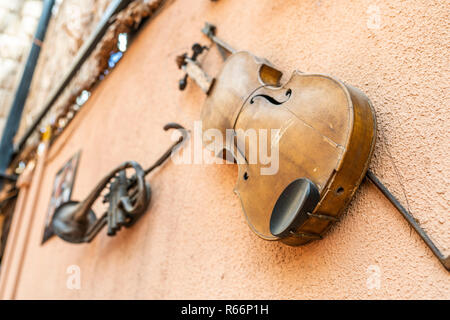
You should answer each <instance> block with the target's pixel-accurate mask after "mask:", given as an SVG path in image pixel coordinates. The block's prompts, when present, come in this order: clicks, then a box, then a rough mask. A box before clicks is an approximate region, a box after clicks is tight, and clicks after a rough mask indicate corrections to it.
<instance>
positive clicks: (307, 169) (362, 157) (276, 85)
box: [185, 23, 450, 270]
mask: <svg viewBox="0 0 450 320" xmlns="http://www.w3.org/2000/svg"><path fill="white" fill-rule="evenodd" d="M202 32H203V33H204V34H205V35H206V36H207V37H208V38H209V39H211V40H212V42H214V43H215V44H216V45H217V48H218V49H219V51H220V53H221V55H222V57H223V58H224V60H225V63H224V65H223V67H222V70H221V71H220V73H219V74H218V76H217V78H216V79H214V80H213V81H212V87H211V88H209V89H208V90H203V91H205V93H207V95H208V96H207V98H206V101H205V105H204V107H203V109H202V114H201V118H202V120H203V128H204V130H208V129H219V130H220V131H221V132H222V134H223V135H224V136H227V135H226V130H227V129H232V130H233V131H234V132H235V134H234V136H233V137H232V138H233V139H235V140H237V141H238V146H239V141H240V142H241V144H240V145H244V146H245V147H244V148H243V149H239V148H237V150H224V151H226V152H228V154H231V155H232V156H233V157H234V158H235V159H237V161H236V162H237V163H238V167H239V176H238V181H237V184H236V187H235V192H236V193H237V194H238V195H239V197H240V199H241V202H242V207H243V210H244V213H245V216H246V218H247V222H248V224H249V226H250V228H251V229H252V230H253V231H254V232H255V233H256V234H257V235H258V236H260V237H261V238H263V239H266V240H280V241H282V242H283V243H285V244H288V245H293V246H296V245H303V244H307V243H309V242H311V241H313V240H318V239H322V237H323V235H324V233H325V232H326V231H327V230H328V229H329V228H330V226H331V225H332V223H333V222H336V221H338V220H339V218H340V216H341V215H342V213H343V211H344V209H345V207H346V205H347V204H348V203H349V202H350V200H351V198H352V196H353V195H354V193H355V191H356V189H357V188H358V186H359V185H360V183H361V181H362V179H363V177H364V176H367V177H368V179H369V180H371V181H372V182H373V183H374V184H375V185H376V186H377V188H378V189H379V190H380V191H381V192H382V193H383V195H385V196H386V197H387V198H388V199H389V201H390V202H391V203H392V204H393V205H394V206H395V208H396V209H397V210H398V211H399V212H400V213H401V214H402V215H403V217H404V218H405V219H406V220H407V221H408V223H409V224H410V225H411V226H412V227H413V228H414V230H415V231H416V232H417V233H418V234H419V236H420V237H421V238H422V239H423V241H424V242H425V243H426V244H427V245H428V247H429V248H430V249H431V250H432V251H433V253H434V254H435V256H436V257H437V258H438V259H439V261H440V262H441V263H442V265H443V266H444V267H445V268H446V269H447V270H450V262H449V261H450V260H449V259H450V258H449V256H446V255H444V254H443V253H442V252H441V251H440V250H439V249H438V247H437V246H436V245H435V244H434V242H433V241H432V240H431V238H430V237H429V236H428V235H427V233H426V232H425V231H424V230H423V229H422V228H421V227H420V225H419V224H418V223H417V221H416V220H415V219H414V217H413V215H412V214H411V213H410V212H409V211H407V210H406V209H405V208H404V207H403V206H402V205H401V204H400V202H399V201H398V200H397V199H396V198H395V197H394V196H393V195H392V193H391V192H390V191H389V190H388V189H387V188H386V187H385V186H384V185H383V184H382V183H381V181H379V180H378V178H376V176H375V175H374V174H373V173H372V172H371V171H369V170H368V164H369V161H370V158H371V156H372V153H373V149H374V145H375V137H376V118H375V112H374V109H373V107H372V105H371V103H370V101H369V99H368V98H367V96H366V95H365V94H364V93H362V92H361V91H360V90H358V89H356V88H354V87H352V86H351V85H348V84H344V83H343V82H341V81H339V80H337V79H336V78H334V77H331V76H328V75H321V74H307V73H302V72H299V71H294V73H293V74H292V75H291V78H290V79H289V80H288V81H286V82H285V83H284V84H281V83H280V79H281V76H282V72H281V71H279V70H278V69H277V68H275V67H274V66H273V65H271V64H270V63H269V62H268V61H267V60H265V59H261V58H258V57H256V56H254V55H253V54H251V53H249V52H246V51H236V50H235V49H233V48H232V47H231V46H230V45H228V44H227V43H225V42H224V41H222V40H221V39H219V38H218V37H216V34H215V33H216V27H215V26H214V25H212V24H209V23H206V24H205V27H204V28H203V29H202ZM185 63H186V64H190V63H192V62H191V61H189V59H185ZM195 68H200V69H201V67H200V65H199V64H198V63H195ZM185 70H190V69H188V68H185ZM202 72H203V70H202V71H198V70H196V71H195V72H189V71H187V74H188V75H189V76H190V77H192V78H194V80H195V82H197V83H198V82H199V81H198V79H201V78H204V76H201V77H200V76H199V74H201V73H202ZM246 129H280V132H281V133H282V134H280V135H279V136H278V137H277V139H276V140H277V145H278V147H279V150H280V153H279V158H280V164H279V167H280V169H279V171H278V172H277V173H276V174H274V175H261V174H260V172H261V171H260V169H261V165H260V164H250V163H247V161H246V157H245V156H246V155H247V154H248V148H249V146H248V145H246V144H245V143H242V142H245V140H244V139H245V138H246V137H245V134H242V132H245V130H246ZM208 143H209V141H204V144H205V146H208ZM226 145H227V146H228V145H233V144H230V143H229V141H227V144H226ZM258 147H259V146H258ZM216 155H217V156H221V157H222V156H223V155H224V153H223V151H221V152H219V153H217V154H216Z"/></svg>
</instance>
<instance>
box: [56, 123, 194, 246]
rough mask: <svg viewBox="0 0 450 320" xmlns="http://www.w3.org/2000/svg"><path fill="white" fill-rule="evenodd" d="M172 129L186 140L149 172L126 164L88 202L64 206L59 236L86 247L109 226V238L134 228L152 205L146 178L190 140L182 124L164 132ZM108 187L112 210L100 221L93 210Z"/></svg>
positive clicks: (58, 222)
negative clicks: (121, 230)
mask: <svg viewBox="0 0 450 320" xmlns="http://www.w3.org/2000/svg"><path fill="white" fill-rule="evenodd" d="M169 129H178V130H180V131H181V133H182V136H181V137H180V138H179V140H178V141H177V142H175V143H174V144H173V145H172V147H171V148H170V149H169V150H167V151H166V153H164V155H163V156H162V157H161V158H159V160H158V161H156V163H155V164H153V165H152V166H151V167H149V168H148V169H147V170H144V169H142V167H141V166H140V165H139V164H138V163H137V162H135V161H127V162H124V163H122V164H121V165H120V166H118V167H117V168H115V169H114V170H112V171H111V172H110V173H109V174H107V175H106V176H105V177H104V178H103V179H102V180H101V181H100V182H99V183H98V184H97V186H96V187H95V188H94V190H93V191H92V192H91V193H90V194H89V195H88V196H87V198H86V199H85V200H83V201H82V202H77V201H69V202H66V203H63V204H62V205H60V206H59V207H58V208H57V209H56V211H55V214H54V216H53V219H52V227H53V230H54V232H55V234H56V235H57V236H59V237H60V238H61V239H63V240H65V241H68V242H72V243H83V242H90V241H91V240H92V239H94V238H95V236H96V235H97V234H98V233H99V232H100V230H102V229H103V227H105V226H106V225H107V226H108V232H107V234H108V235H109V236H114V235H115V234H116V232H117V231H119V230H120V229H121V228H122V227H127V228H128V227H130V226H132V225H133V224H134V223H135V222H136V221H137V220H138V219H139V218H140V217H141V216H142V215H143V214H144V213H145V211H146V210H147V208H148V205H149V204H150V199H151V188H150V184H149V183H148V182H146V181H145V176H146V175H147V174H149V173H150V172H152V171H153V170H154V169H155V168H157V167H159V166H160V165H162V164H163V163H164V162H165V161H166V160H167V159H168V158H169V157H170V155H171V154H172V152H175V151H176V150H177V149H178V148H179V147H180V146H181V143H182V142H183V141H185V140H187V138H188V133H187V131H186V130H185V129H184V128H183V127H182V126H181V125H179V124H176V123H169V124H167V125H166V126H164V130H169ZM127 169H132V170H134V174H133V175H132V176H131V177H127V174H126V170H127ZM108 185H109V192H108V193H107V194H106V195H105V196H104V197H103V202H104V203H108V210H107V211H106V212H105V213H104V214H103V215H102V216H101V217H100V218H98V219H97V217H96V215H95V213H94V211H93V210H92V208H91V207H92V205H93V204H94V202H95V201H96V200H97V199H98V198H99V197H100V195H101V193H102V191H103V190H105V188H107V187H108Z"/></svg>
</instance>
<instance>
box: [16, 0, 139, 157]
mask: <svg viewBox="0 0 450 320" xmlns="http://www.w3.org/2000/svg"><path fill="white" fill-rule="evenodd" d="M132 1H133V0H115V1H113V2H112V3H111V4H110V5H109V6H108V8H107V9H106V12H105V13H104V15H103V17H102V19H101V20H100V22H99V23H98V25H97V27H96V28H95V30H94V32H93V33H92V34H91V36H90V37H89V39H87V40H86V42H85V43H84V45H83V46H82V47H81V49H80V50H79V51H78V54H77V56H76V57H75V60H74V62H73V64H72V66H71V67H70V69H69V71H68V72H67V73H66V75H65V76H64V77H63V80H62V81H61V82H60V83H59V84H58V86H57V87H56V88H55V89H54V90H53V92H52V94H51V95H50V98H49V99H48V100H47V102H46V103H45V106H44V108H43V109H42V110H41V112H40V113H39V115H38V116H37V117H36V119H35V120H34V121H33V124H32V125H31V126H30V127H29V128H28V129H27V131H26V132H25V134H24V135H23V136H22V137H21V138H20V141H19V142H18V143H17V144H16V145H15V146H14V153H16V154H17V153H18V152H20V151H21V150H22V148H23V147H24V146H25V144H26V142H27V140H28V138H30V136H31V135H32V134H33V133H34V131H35V130H36V128H37V127H38V126H39V123H40V122H41V121H42V119H43V118H44V117H45V116H46V115H47V113H48V112H49V111H50V109H51V107H52V106H53V104H54V103H55V102H56V100H57V99H58V97H59V96H60V95H61V93H62V92H63V91H64V89H65V88H66V86H67V85H68V84H69V83H70V81H71V80H72V78H73V77H74V76H75V75H76V73H77V71H78V70H79V69H80V67H81V66H82V65H83V63H84V62H85V61H86V59H87V58H88V57H89V56H90V54H91V53H92V52H93V51H94V49H95V47H96V46H97V44H98V42H99V41H100V40H101V39H102V38H103V36H104V35H105V33H106V31H107V30H108V27H109V26H110V25H111V23H112V21H111V20H112V19H111V18H112V17H113V16H114V15H115V14H117V13H118V12H120V11H121V10H122V9H124V8H125V7H126V6H127V5H128V4H129V3H130V2H132Z"/></svg>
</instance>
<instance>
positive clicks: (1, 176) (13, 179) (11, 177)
mask: <svg viewBox="0 0 450 320" xmlns="http://www.w3.org/2000/svg"><path fill="white" fill-rule="evenodd" d="M0 180H8V181H11V182H16V181H17V176H15V175H10V174H6V173H4V172H0Z"/></svg>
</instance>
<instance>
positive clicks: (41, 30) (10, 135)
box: [0, 0, 55, 189]
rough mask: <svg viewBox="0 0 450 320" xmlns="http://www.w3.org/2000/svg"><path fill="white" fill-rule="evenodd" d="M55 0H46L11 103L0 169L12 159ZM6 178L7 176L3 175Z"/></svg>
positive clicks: (0, 155) (5, 166)
mask: <svg viewBox="0 0 450 320" xmlns="http://www.w3.org/2000/svg"><path fill="white" fill-rule="evenodd" d="M54 3H55V0H45V1H44V4H43V7H42V14H41V17H40V18H39V23H38V26H37V28H36V32H35V34H34V39H33V42H32V44H31V49H30V52H29V54H28V58H27V61H26V63H25V68H24V70H23V73H22V78H21V79H20V82H19V85H18V87H17V90H16V93H15V96H14V100H13V102H12V104H11V108H10V111H9V114H8V119H7V120H6V124H5V128H4V129H3V133H2V136H1V141H0V171H5V170H6V169H7V168H8V166H9V163H10V161H11V157H12V155H13V151H14V146H13V139H14V136H15V135H16V133H17V129H18V128H19V124H20V119H21V117H22V112H23V108H24V106H25V101H26V99H27V96H28V91H29V90H30V84H31V80H32V79H33V74H34V70H35V68H36V63H37V61H38V58H39V54H40V52H41V43H42V42H43V41H44V38H45V33H46V31H47V26H48V23H49V21H50V17H51V12H52V8H53V5H54ZM3 178H5V177H3ZM2 180H3V179H0V189H1V187H2V184H3V181H2Z"/></svg>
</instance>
